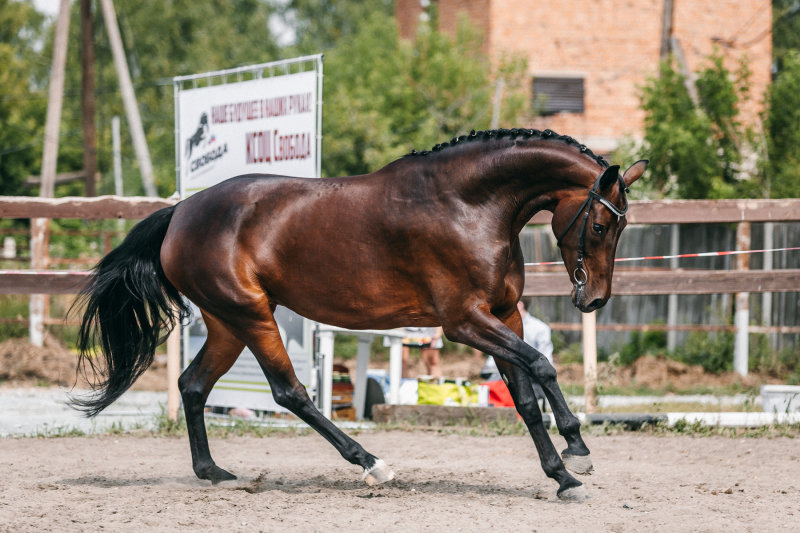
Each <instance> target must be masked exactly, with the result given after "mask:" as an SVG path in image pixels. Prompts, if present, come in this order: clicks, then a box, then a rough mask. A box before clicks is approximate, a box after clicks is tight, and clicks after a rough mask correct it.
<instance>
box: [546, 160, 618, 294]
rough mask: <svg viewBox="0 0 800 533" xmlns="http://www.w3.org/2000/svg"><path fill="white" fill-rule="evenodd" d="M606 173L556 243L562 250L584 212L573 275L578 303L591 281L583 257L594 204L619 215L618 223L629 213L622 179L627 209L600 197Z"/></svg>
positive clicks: (593, 186)
mask: <svg viewBox="0 0 800 533" xmlns="http://www.w3.org/2000/svg"><path fill="white" fill-rule="evenodd" d="M604 173H605V171H603V172H601V173H600V175H599V176H598V177H597V179H596V180H595V182H594V185H592V188H591V189H589V194H588V196H587V197H586V200H584V201H583V204H581V206H580V208H578V210H577V211H576V212H575V214H574V215H573V216H572V220H570V221H569V224H567V227H566V228H564V231H562V232H561V235H559V237H558V239H557V241H556V244H557V245H558V247H559V248H561V240H562V239H563V238H564V236H565V235H566V234H567V232H568V231H569V230H570V228H571V227H572V226H573V224H575V221H576V220H578V217H579V216H580V214H581V212H583V219H582V220H581V229H580V234H579V235H580V236H579V237H578V265H577V266H576V267H575V271H574V272H573V274H572V277H573V278H574V279H575V298H576V301H580V296H581V292H583V288H584V287H585V286H586V282H587V281H588V280H589V275H588V274H587V273H586V270H585V269H584V268H583V256H584V253H585V252H586V223H587V222H588V220H589V213H590V212H591V210H592V202H594V201H595V200H597V201H598V202H600V203H601V204H603V205H604V206H606V208H608V210H609V211H611V212H612V213H614V214H615V215H617V223H619V221H620V219H621V218H622V217H624V216H625V213H627V212H628V201H627V198H626V196H625V193H626V192H627V188H626V186H625V182H624V181H622V178H621V177H618V178H617V179H618V183H619V191H620V196H621V197H622V198H623V199H625V207H623V208H622V209H619V208H618V207H617V206H615V205H614V204H612V203H611V202H609V201H608V200H607V199H605V198H603V197H602V196H600V194H599V193H598V192H597V189H598V188H599V186H600V180H601V178H602V177H603V174H604Z"/></svg>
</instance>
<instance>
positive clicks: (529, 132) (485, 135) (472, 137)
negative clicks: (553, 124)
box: [406, 128, 608, 168]
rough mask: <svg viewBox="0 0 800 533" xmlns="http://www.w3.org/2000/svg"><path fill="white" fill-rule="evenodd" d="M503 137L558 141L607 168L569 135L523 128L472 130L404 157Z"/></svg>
mask: <svg viewBox="0 0 800 533" xmlns="http://www.w3.org/2000/svg"><path fill="white" fill-rule="evenodd" d="M503 137H507V138H509V139H516V138H519V137H521V138H531V137H536V138H538V139H545V140H553V141H559V142H562V143H564V144H567V145H569V146H574V147H576V148H577V149H578V150H580V152H581V153H583V154H585V155H588V156H589V157H591V158H592V159H594V160H595V161H597V162H598V163H599V164H600V165H601V166H602V167H603V168H607V167H608V161H606V160H605V159H603V157H602V156H599V155H595V154H594V152H592V151H591V150H590V149H589V148H587V147H586V146H585V145H583V144H581V143H579V142H578V141H576V140H575V139H573V138H572V137H570V136H569V135H560V134H558V133H556V132H554V131H553V130H544V131H539V130H533V129H524V128H513V129H510V130H509V129H497V130H484V131H475V130H472V131H471V132H469V134H468V135H461V136H458V137H453V138H452V139H451V140H450V142H444V143H441V144H437V145H436V146H434V147H433V148H431V149H430V150H424V151H422V152H418V151H416V150H412V151H411V152H410V153H409V154H406V157H409V156H425V155H428V154H431V153H434V152H440V151H442V150H444V149H446V148H448V147H451V146H455V145H457V144H462V143H466V142H472V141H477V140H481V141H488V140H491V139H501V138H503Z"/></svg>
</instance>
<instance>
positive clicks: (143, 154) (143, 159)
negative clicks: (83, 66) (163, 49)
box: [100, 0, 158, 196]
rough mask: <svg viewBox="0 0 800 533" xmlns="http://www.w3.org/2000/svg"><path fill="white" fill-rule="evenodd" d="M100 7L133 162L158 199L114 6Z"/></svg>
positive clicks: (105, 1)
mask: <svg viewBox="0 0 800 533" xmlns="http://www.w3.org/2000/svg"><path fill="white" fill-rule="evenodd" d="M100 5H101V6H102V8H103V18H104V19H105V22H106V30H107V31H108V40H109V43H110V44H111V54H112V55H113V56H114V67H116V70H117V78H118V79H119V88H120V92H121V93H122V103H123V104H124V105H125V116H127V117H128V124H129V125H130V128H131V138H132V139H133V149H134V150H135V151H136V159H137V160H138V161H139V170H140V171H141V173H142V184H143V185H144V190H145V193H146V194H147V196H158V191H157V190H156V185H155V182H154V181H153V164H152V162H151V160H150V151H149V150H148V148H147V141H146V139H145V136H144V128H143V127H142V118H141V117H140V116H139V108H138V107H137V105H136V95H135V94H134V92H133V83H132V82H131V75H130V73H129V72H128V61H127V59H125V50H124V48H123V46H122V38H121V37H120V33H119V26H118V25H117V15H116V13H115V12H114V4H112V2H111V0H100Z"/></svg>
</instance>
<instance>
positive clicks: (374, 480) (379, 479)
mask: <svg viewBox="0 0 800 533" xmlns="http://www.w3.org/2000/svg"><path fill="white" fill-rule="evenodd" d="M361 479H362V481H366V483H367V485H369V486H370V487H372V486H373V485H380V484H381V483H386V482H387V481H391V480H393V479H394V472H392V469H391V468H389V467H388V466H386V463H384V462H383V460H382V459H378V460H377V461H376V462H375V464H374V465H373V467H372V468H370V469H369V470H366V469H364V475H363V476H361Z"/></svg>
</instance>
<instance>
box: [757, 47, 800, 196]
mask: <svg viewBox="0 0 800 533" xmlns="http://www.w3.org/2000/svg"><path fill="white" fill-rule="evenodd" d="M767 105H768V109H767V112H766V117H765V120H764V123H765V124H764V126H765V130H766V135H767V153H768V156H769V157H768V160H767V161H766V162H764V165H763V167H764V173H765V178H764V179H765V182H766V183H765V188H766V190H767V192H768V195H769V196H770V197H772V198H787V197H790V198H796V197H797V196H798V195H800V52H798V51H796V50H795V51H790V52H787V53H786V54H785V55H784V56H783V68H782V69H781V71H780V73H779V74H778V77H777V78H776V79H775V81H774V82H773V83H772V85H771V86H770V88H769V90H768V91H767Z"/></svg>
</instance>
